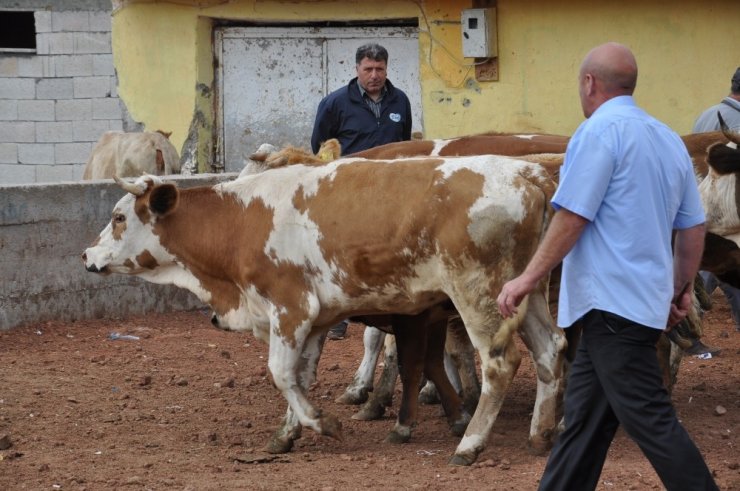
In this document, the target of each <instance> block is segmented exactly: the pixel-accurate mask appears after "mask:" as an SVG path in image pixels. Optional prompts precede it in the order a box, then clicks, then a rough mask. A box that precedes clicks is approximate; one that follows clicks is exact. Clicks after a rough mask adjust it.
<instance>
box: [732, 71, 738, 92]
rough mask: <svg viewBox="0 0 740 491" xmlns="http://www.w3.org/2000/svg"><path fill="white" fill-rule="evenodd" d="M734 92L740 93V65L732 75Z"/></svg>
mask: <svg viewBox="0 0 740 491" xmlns="http://www.w3.org/2000/svg"><path fill="white" fill-rule="evenodd" d="M731 90H732V93H733V94H740V67H737V70H735V75H733V76H732V87H731Z"/></svg>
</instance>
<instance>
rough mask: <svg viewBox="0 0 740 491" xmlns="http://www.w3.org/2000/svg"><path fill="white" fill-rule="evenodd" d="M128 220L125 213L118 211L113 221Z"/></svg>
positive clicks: (121, 221)
mask: <svg viewBox="0 0 740 491" xmlns="http://www.w3.org/2000/svg"><path fill="white" fill-rule="evenodd" d="M125 221H126V215H124V214H123V213H116V214H115V215H113V223H123V222H125Z"/></svg>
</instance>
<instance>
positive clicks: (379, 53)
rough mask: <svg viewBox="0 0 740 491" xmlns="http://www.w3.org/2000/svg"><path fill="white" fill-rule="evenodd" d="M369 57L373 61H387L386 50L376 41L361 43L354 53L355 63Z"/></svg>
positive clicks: (357, 63)
mask: <svg viewBox="0 0 740 491" xmlns="http://www.w3.org/2000/svg"><path fill="white" fill-rule="evenodd" d="M365 58H370V59H371V60H373V61H384V62H386V64H387V63H388V50H386V49H385V48H384V47H382V46H381V45H379V44H377V43H369V44H363V45H362V46H360V47H359V48H357V54H356V55H355V64H356V65H359V64H360V62H361V61H362V60H363V59H365Z"/></svg>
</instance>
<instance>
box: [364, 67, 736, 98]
mask: <svg viewBox="0 0 740 491" xmlns="http://www.w3.org/2000/svg"><path fill="white" fill-rule="evenodd" d="M358 63H359V62H358ZM730 90H732V93H733V94H740V67H737V70H735V75H733V76H732V86H731V87H730Z"/></svg>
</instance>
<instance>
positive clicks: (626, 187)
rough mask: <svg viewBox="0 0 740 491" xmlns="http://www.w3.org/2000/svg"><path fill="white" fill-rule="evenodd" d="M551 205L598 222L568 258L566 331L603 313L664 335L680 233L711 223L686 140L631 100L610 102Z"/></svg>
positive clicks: (591, 125) (588, 130) (587, 130)
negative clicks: (675, 237)
mask: <svg viewBox="0 0 740 491" xmlns="http://www.w3.org/2000/svg"><path fill="white" fill-rule="evenodd" d="M552 204H553V206H554V207H555V208H556V209H558V208H561V207H562V208H566V209H567V210H570V211H571V212H573V213H576V214H578V215H581V216H582V217H584V218H586V219H588V220H589V222H590V223H588V224H587V225H586V227H585V228H584V230H583V234H582V235H581V237H580V238H579V239H578V241H577V242H576V245H575V247H574V248H573V249H572V250H571V251H570V252H569V253H568V255H567V256H566V257H565V260H564V261H563V274H562V280H561V287H560V302H559V305H558V325H559V326H562V327H568V326H570V325H572V324H573V323H574V322H575V321H577V320H578V319H579V318H580V317H582V316H583V315H584V314H586V313H587V312H588V311H589V310H591V309H600V310H606V311H608V312H612V313H614V314H617V315H620V316H622V317H626V318H628V319H630V320H632V321H634V322H637V323H639V324H643V325H646V326H650V327H653V328H656V329H664V328H665V327H666V323H667V321H668V312H669V310H670V302H671V299H672V297H673V254H672V249H671V233H672V230H673V229H674V228H675V229H683V228H689V227H693V226H695V225H699V224H701V223H704V210H703V208H702V204H701V200H700V198H699V191H698V188H697V183H696V178H695V175H694V169H693V166H692V164H691V160H690V158H689V155H688V153H687V151H686V147H685V146H684V144H683V142H682V141H681V138H680V137H679V136H678V135H677V134H676V133H675V132H673V131H672V130H671V129H670V128H668V127H667V126H666V125H665V124H663V123H661V122H660V121H658V120H656V119H655V118H653V117H652V116H650V115H649V114H647V113H646V112H645V111H643V110H642V109H640V108H639V107H637V105H636V104H635V102H634V100H633V99H632V97H630V96H620V97H615V98H613V99H610V100H608V101H607V102H605V103H604V104H602V105H601V106H600V107H599V108H598V109H597V110H596V111H595V112H594V113H593V114H592V115H591V117H590V118H588V119H587V120H586V121H584V122H583V123H582V124H581V125H580V126H579V127H578V129H577V130H576V132H575V134H574V135H573V137H572V138H571V140H570V143H569V144H568V148H567V151H566V154H565V162H564V164H563V168H562V169H561V172H560V184H559V185H558V190H557V192H556V193H555V196H553V199H552Z"/></svg>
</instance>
